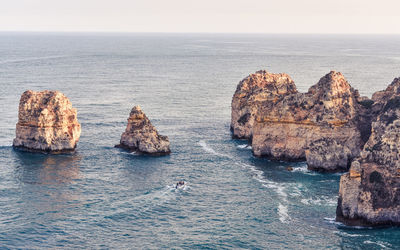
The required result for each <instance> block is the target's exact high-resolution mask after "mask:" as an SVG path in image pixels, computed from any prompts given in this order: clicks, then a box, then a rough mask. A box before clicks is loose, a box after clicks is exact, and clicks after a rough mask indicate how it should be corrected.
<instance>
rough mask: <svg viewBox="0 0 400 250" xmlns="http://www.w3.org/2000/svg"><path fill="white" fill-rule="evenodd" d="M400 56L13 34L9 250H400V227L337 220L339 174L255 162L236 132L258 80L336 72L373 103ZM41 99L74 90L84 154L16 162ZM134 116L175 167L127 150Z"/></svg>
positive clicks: (5, 156) (7, 60)
mask: <svg viewBox="0 0 400 250" xmlns="http://www.w3.org/2000/svg"><path fill="white" fill-rule="evenodd" d="M399 45H400V36H367V35H359V36H350V35H347V36H346V35H261V34H260V35H256V34H254V35H252V34H247V35H244V34H235V35H234V34H162V33H160V34H145V33H144V34H140V33H137V34H136V33H132V34H122V33H121V34H119V33H109V34H107V33H98V34H96V33H0V106H1V108H0V117H1V119H0V128H1V130H0V249H43V248H51V249H82V248H89V249H154V248H156V249H165V248H174V249H228V248H232V249H282V248H288V249H325V248H329V249H383V248H387V249H396V248H397V249H398V248H400V229H398V228H379V229H371V228H357V227H346V226H344V225H342V224H340V223H336V222H335V221H334V218H335V211H336V202H337V193H338V189H339V178H340V174H320V173H314V172H310V171H308V170H307V167H306V164H305V163H285V162H272V161H269V160H268V159H260V158H255V157H254V156H253V155H252V153H251V148H250V147H249V146H247V142H246V141H243V140H234V139H232V138H231V133H230V130H229V126H230V112H231V109H230V103H231V98H232V96H233V93H234V91H235V90H236V86H237V84H238V82H239V81H240V80H241V79H243V78H244V77H246V76H247V75H248V74H250V73H253V72H255V71H257V70H260V69H266V70H268V71H270V72H274V73H279V72H285V73H288V74H289V75H290V76H291V77H292V78H293V80H294V81H295V83H296V85H297V87H298V89H299V90H301V91H307V89H308V88H309V87H310V86H311V85H313V84H315V83H317V82H318V80H319V79H320V78H321V77H322V76H323V75H325V74H326V73H328V72H329V71H330V70H337V71H340V72H342V73H343V74H344V75H345V77H346V78H347V79H348V81H349V82H350V83H351V85H352V86H353V87H355V88H357V89H359V91H360V93H361V95H367V96H371V94H372V93H373V92H375V91H377V90H381V89H384V88H385V87H386V86H387V85H388V84H389V83H390V82H391V81H392V80H393V78H395V77H399V76H400V70H399V69H400V46H399ZM28 89H32V90H45V89H50V90H59V91H62V92H63V93H64V94H65V95H66V96H67V97H68V98H69V99H70V101H71V102H72V104H73V106H74V107H75V108H77V110H78V120H79V122H80V123H81V125H82V135H81V138H80V141H79V144H78V146H77V149H76V152H75V153H74V154H67V155H45V154H33V153H25V152H19V151H15V150H13V148H12V146H11V145H12V140H13V138H14V137H15V124H16V123H17V118H18V104H19V98H20V95H21V94H22V93H23V92H24V91H25V90H28ZM134 105H140V106H141V107H142V109H143V111H144V112H145V113H146V114H147V116H148V117H149V118H150V119H151V121H152V123H153V125H155V126H156V127H157V129H158V130H159V132H160V133H161V134H163V135H168V136H169V138H170V141H171V150H172V154H171V155H170V156H165V157H148V156H142V155H136V154H133V153H128V152H126V151H123V150H121V149H117V148H114V145H115V144H118V142H119V138H120V136H121V133H122V132H123V131H124V129H125V127H126V123H127V118H128V115H129V112H130V109H131V108H132V107H133V106H134ZM289 165H291V166H293V168H294V171H292V172H289V171H287V170H286V168H287V167H288V166H289ZM180 180H183V181H185V182H186V183H187V184H186V186H185V187H184V188H181V189H175V187H174V185H175V183H176V182H177V181H180Z"/></svg>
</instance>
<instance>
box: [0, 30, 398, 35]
mask: <svg viewBox="0 0 400 250" xmlns="http://www.w3.org/2000/svg"><path fill="white" fill-rule="evenodd" d="M0 33H64V34H68V33H69V34H73V33H75V34H84V33H87V34H90V33H92V34H182V35H184V34H210V35H219V34H221V35H224V34H225V35H400V33H322V32H321V33H318V32H292V33H290V32H207V31H79V30H77V31H72V30H71V31H69V30H68V31H56V30H44V31H42V30H0Z"/></svg>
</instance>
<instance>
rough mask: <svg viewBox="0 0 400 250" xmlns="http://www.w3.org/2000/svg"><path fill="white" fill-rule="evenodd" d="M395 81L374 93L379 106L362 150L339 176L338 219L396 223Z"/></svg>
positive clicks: (399, 109) (399, 196) (399, 127)
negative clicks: (384, 89) (344, 172)
mask: <svg viewBox="0 0 400 250" xmlns="http://www.w3.org/2000/svg"><path fill="white" fill-rule="evenodd" d="M395 82H396V79H395V81H394V82H393V83H392V85H390V86H389V87H388V88H387V89H386V91H380V92H378V93H376V94H374V99H375V102H376V103H378V104H377V105H380V103H383V105H380V106H381V110H380V112H379V115H378V117H377V119H376V121H374V122H373V123H372V134H371V136H370V138H369V140H368V142H367V143H366V144H365V145H364V149H363V151H362V152H361V153H360V156H359V157H358V158H357V159H356V160H355V161H353V162H352V164H351V168H350V172H349V173H347V174H344V175H343V176H342V177H341V179H340V189H339V199H338V206H337V210H336V218H337V220H338V221H342V222H344V223H346V224H349V225H373V226H376V225H400V175H399V173H400V96H399V95H398V94H399V93H398V91H397V90H396V89H397V88H393V87H394V86H393V84H394V83H395ZM399 83H400V82H399ZM390 92H391V93H390Z"/></svg>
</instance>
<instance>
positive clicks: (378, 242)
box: [363, 240, 392, 248]
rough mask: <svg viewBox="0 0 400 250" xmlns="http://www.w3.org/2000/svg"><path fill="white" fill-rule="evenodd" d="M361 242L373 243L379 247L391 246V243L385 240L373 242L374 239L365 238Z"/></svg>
mask: <svg viewBox="0 0 400 250" xmlns="http://www.w3.org/2000/svg"><path fill="white" fill-rule="evenodd" d="M363 243H364V244H375V245H378V246H380V247H381V248H388V247H391V246H392V245H391V244H389V243H387V242H382V241H377V242H375V241H370V240H366V241H364V242H363Z"/></svg>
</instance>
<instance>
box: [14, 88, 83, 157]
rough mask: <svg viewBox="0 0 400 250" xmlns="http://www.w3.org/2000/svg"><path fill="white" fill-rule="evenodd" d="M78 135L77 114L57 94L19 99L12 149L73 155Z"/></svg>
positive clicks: (28, 93)
mask: <svg viewBox="0 0 400 250" xmlns="http://www.w3.org/2000/svg"><path fill="white" fill-rule="evenodd" d="M80 134H81V126H80V124H79V123H78V119H77V111H76V109H74V108H72V104H71V102H70V101H69V100H68V98H67V97H66V96H65V95H64V94H62V93H61V92H59V91H48V90H46V91H41V92H35V91H32V90H28V91H25V92H24V93H23V94H22V95H21V99H20V102H19V111H18V123H17V125H16V138H15V139H14V142H13V146H14V147H16V148H19V149H24V150H28V151H37V152H48V153H63V152H68V151H73V150H74V149H75V147H76V144H77V142H78V140H79V137H80Z"/></svg>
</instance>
